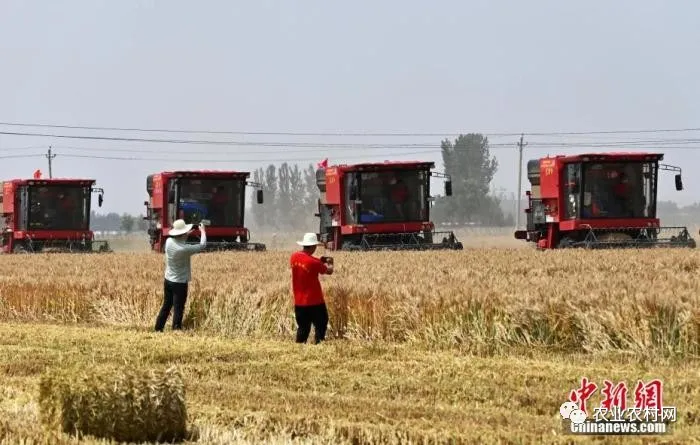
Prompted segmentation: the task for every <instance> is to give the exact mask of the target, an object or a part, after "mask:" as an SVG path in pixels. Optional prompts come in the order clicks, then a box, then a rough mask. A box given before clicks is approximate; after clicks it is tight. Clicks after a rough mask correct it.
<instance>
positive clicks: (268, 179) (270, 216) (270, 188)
mask: <svg viewBox="0 0 700 445" xmlns="http://www.w3.org/2000/svg"><path fill="white" fill-rule="evenodd" d="M264 184H265V193H266V194H267V196H266V198H265V201H266V202H267V204H266V205H265V225H266V226H267V227H275V228H276V227H278V225H277V168H276V167H275V166H274V165H272V164H270V165H268V166H267V169H266V170H265V180H264Z"/></svg>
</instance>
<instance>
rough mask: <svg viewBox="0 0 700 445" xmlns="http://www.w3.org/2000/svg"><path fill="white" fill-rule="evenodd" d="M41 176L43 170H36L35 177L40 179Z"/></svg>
mask: <svg viewBox="0 0 700 445" xmlns="http://www.w3.org/2000/svg"><path fill="white" fill-rule="evenodd" d="M40 178H41V170H37V171H35V172H34V179H40Z"/></svg>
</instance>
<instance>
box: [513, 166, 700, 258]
mask: <svg viewBox="0 0 700 445" xmlns="http://www.w3.org/2000/svg"><path fill="white" fill-rule="evenodd" d="M663 156H664V155H663V154H659V153H594V154H581V155H573V156H555V157H546V158H542V159H533V160H531V161H529V162H528V164H527V177H528V180H529V181H530V184H531V186H532V187H531V190H529V191H527V192H526V195H527V197H528V202H529V206H528V208H527V209H526V210H525V213H526V217H527V218H526V219H527V223H526V224H527V227H526V229H525V230H517V231H516V232H515V238H517V239H522V240H526V241H530V242H533V243H536V245H537V247H538V248H540V249H552V248H566V247H586V248H625V247H632V248H641V247H689V248H694V247H695V246H696V243H695V240H694V239H693V238H692V237H691V236H690V233H689V232H688V229H687V228H686V227H661V225H660V221H659V219H658V218H657V215H656V201H657V185H658V172H659V170H666V171H673V172H676V175H675V185H676V190H683V180H682V178H681V169H680V167H675V166H671V165H667V164H660V163H659V161H661V160H662V159H663Z"/></svg>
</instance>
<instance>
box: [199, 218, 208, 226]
mask: <svg viewBox="0 0 700 445" xmlns="http://www.w3.org/2000/svg"><path fill="white" fill-rule="evenodd" d="M199 223H200V224H201V225H203V226H209V225H211V221H209V220H208V219H203V220H201V221H200V222H199Z"/></svg>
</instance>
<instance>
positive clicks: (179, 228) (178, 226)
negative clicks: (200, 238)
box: [168, 219, 194, 236]
mask: <svg viewBox="0 0 700 445" xmlns="http://www.w3.org/2000/svg"><path fill="white" fill-rule="evenodd" d="M192 227H194V224H185V221H184V220H182V219H177V220H175V222H174V223H173V228H172V229H170V231H169V232H168V235H170V236H178V235H184V234H185V233H187V232H189V231H190V230H192Z"/></svg>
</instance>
